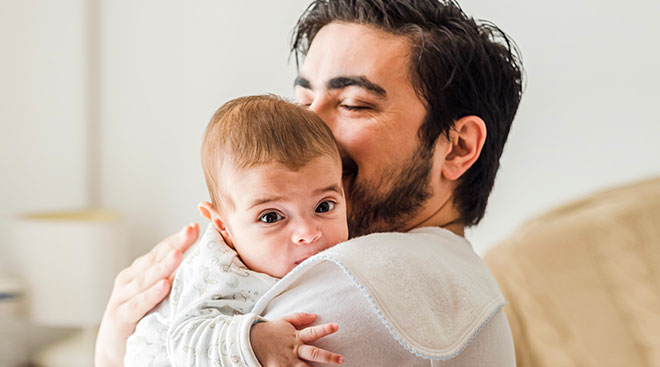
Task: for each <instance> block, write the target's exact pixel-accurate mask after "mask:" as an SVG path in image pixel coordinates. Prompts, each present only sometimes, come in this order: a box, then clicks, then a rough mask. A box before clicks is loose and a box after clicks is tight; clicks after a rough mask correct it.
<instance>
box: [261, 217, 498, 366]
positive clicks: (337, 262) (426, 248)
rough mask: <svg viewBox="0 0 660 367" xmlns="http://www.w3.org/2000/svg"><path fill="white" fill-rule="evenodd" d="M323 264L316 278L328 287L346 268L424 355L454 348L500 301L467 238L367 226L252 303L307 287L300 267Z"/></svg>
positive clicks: (403, 339)
mask: <svg viewBox="0 0 660 367" xmlns="http://www.w3.org/2000/svg"><path fill="white" fill-rule="evenodd" d="M328 264H330V265H328ZM321 265H323V268H324V269H325V270H324V273H325V274H327V277H326V278H325V279H326V280H327V281H323V282H318V284H315V285H314V286H316V287H322V288H329V287H331V286H332V284H333V283H332V280H334V279H336V278H337V277H341V275H340V274H344V276H345V277H347V278H348V279H350V282H351V283H352V284H353V285H354V287H355V288H354V289H355V290H356V291H357V292H359V293H360V294H361V295H362V297H363V298H364V299H365V300H366V301H367V303H366V304H369V306H370V309H371V312H373V313H374V314H376V315H377V316H378V318H379V319H380V320H381V321H382V323H383V324H384V326H385V327H386V328H387V329H388V330H389V331H390V332H391V335H392V336H393V337H394V338H395V339H396V340H397V341H399V343H400V344H401V345H402V346H404V347H405V348H406V349H407V350H408V351H410V352H412V353H414V354H416V355H418V356H421V357H424V358H430V359H446V358H452V356H456V355H458V354H459V353H460V352H461V351H462V350H463V349H464V348H465V347H466V346H467V345H468V344H469V343H470V342H471V340H472V339H473V338H474V337H475V336H476V335H477V334H478V333H479V331H480V330H481V329H482V328H483V327H484V326H485V325H486V324H487V323H488V322H489V320H490V319H491V318H492V317H493V315H494V314H495V313H497V312H498V311H499V310H500V309H501V307H502V306H503V305H504V303H505V301H504V298H503V297H502V295H501V293H500V291H499V288H498V287H497V284H496V282H495V280H494V278H493V277H492V275H491V274H490V272H489V271H488V269H487V268H486V266H485V265H484V263H483V261H481V259H480V258H479V257H478V256H477V255H476V254H475V253H474V251H472V248H471V246H470V245H469V243H468V242H467V241H465V240H464V239H462V238H461V237H459V236H456V235H453V234H451V233H450V232H446V231H444V230H442V229H421V230H415V231H412V232H408V233H378V234H372V235H368V236H364V237H360V238H356V239H353V240H351V241H347V242H345V243H343V244H340V245H338V246H336V247H334V248H332V249H329V250H327V251H325V252H323V253H320V254H317V255H316V256H314V257H312V258H310V259H308V261H306V262H305V263H303V264H301V266H299V267H298V268H296V269H294V270H293V271H292V272H291V273H290V274H289V275H287V276H286V277H285V278H283V279H282V280H281V281H280V283H279V284H277V285H276V286H275V287H274V288H273V289H272V290H271V291H269V292H270V293H271V294H270V295H267V296H266V297H264V299H262V300H260V301H259V302H258V303H257V306H255V309H257V310H259V309H260V308H261V309H263V308H265V306H266V305H267V303H268V302H269V297H271V298H270V299H272V297H276V296H277V295H279V294H282V293H284V292H286V291H288V290H290V289H291V288H295V287H300V286H307V287H308V288H309V285H308V284H306V276H305V275H306V274H307V273H311V272H312V271H313V270H314V269H315V268H316V267H319V266H321ZM316 279H318V277H317V278H316ZM328 293H329V294H331V293H333V292H332V290H331V289H328Z"/></svg>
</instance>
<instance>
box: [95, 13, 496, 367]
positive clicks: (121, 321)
mask: <svg viewBox="0 0 660 367" xmlns="http://www.w3.org/2000/svg"><path fill="white" fill-rule="evenodd" d="M407 42H408V40H407V39H405V38H403V37H399V36H395V35H392V34H388V33H385V32H383V31H380V30H377V29H375V28H372V27H369V26H364V25H357V24H350V23H331V24H329V25H327V26H325V27H323V28H322V29H321V30H320V31H319V33H318V34H317V36H316V38H315V39H314V41H313V42H312V45H311V47H310V50H309V52H308V55H307V57H306V59H305V61H304V64H303V65H302V67H301V69H300V79H298V81H297V83H296V98H297V99H298V100H299V102H300V103H302V104H304V105H307V106H309V108H310V109H311V110H312V111H314V112H316V113H317V114H318V115H319V116H320V117H321V118H322V119H323V120H324V121H325V122H326V124H328V126H329V127H330V129H331V130H332V132H333V134H334V136H335V139H336V140H337V143H338V145H339V147H340V153H341V155H342V161H343V162H344V168H345V172H344V190H345V192H346V197H347V202H348V215H349V218H351V217H352V216H355V215H357V214H356V213H357V212H353V209H354V208H356V207H357V206H359V203H367V202H369V201H370V200H373V199H374V198H372V197H366V196H352V195H351V193H352V192H354V186H355V185H361V186H363V187H365V188H366V189H365V190H364V192H373V193H374V195H376V196H377V197H376V199H378V196H380V197H384V196H387V193H388V192H389V191H390V190H391V188H392V187H393V185H394V182H396V180H395V179H393V178H392V177H395V176H396V175H397V174H400V173H401V172H404V173H405V171H404V170H403V169H402V167H404V166H405V164H406V162H409V161H410V160H411V159H413V157H414V153H415V152H416V151H417V150H418V146H419V140H418V139H417V130H418V128H419V127H420V126H421V124H422V121H423V118H424V116H425V107H424V103H423V101H422V100H420V99H419V97H418V96H417V94H416V93H415V91H414V89H413V87H412V85H411V83H410V80H409V78H408V74H407V73H408V70H409V67H408V66H409V60H408V43H407ZM374 45H378V47H374ZM343 76H348V77H354V78H355V77H364V78H366V79H367V80H369V81H372V84H376V85H378V86H381V87H382V89H383V90H384V91H385V92H386V93H385V94H386V96H387V98H385V99H383V98H377V97H374V96H372V94H373V93H369V92H368V91H367V90H366V88H364V87H363V86H356V85H355V83H353V85H347V83H330V82H331V81H333V82H336V81H337V80H338V79H337V78H338V77H343ZM339 81H341V80H339ZM329 84H331V85H329ZM338 84H341V85H343V86H342V87H340V88H335V87H337V86H338ZM349 84H350V83H349ZM329 86H330V87H331V88H328V87H329ZM354 107H358V109H355V108H354ZM360 107H368V109H363V108H360ZM448 135H449V136H448V137H445V136H440V137H439V138H438V139H437V141H436V143H435V145H434V147H433V150H432V155H431V158H430V159H431V168H430V173H429V175H430V178H429V183H428V187H427V190H428V191H429V192H430V196H429V197H428V198H427V199H426V201H425V202H423V203H422V204H421V205H420V206H419V207H417V209H416V210H414V212H412V213H403V214H401V213H400V215H401V218H402V219H401V220H399V219H397V221H398V223H387V222H382V221H380V222H379V221H376V222H374V223H370V224H368V225H369V228H368V229H366V230H361V231H364V232H373V231H387V230H390V229H393V230H399V231H406V230H409V229H412V228H417V227H423V226H439V227H443V228H446V229H448V230H450V231H452V232H454V233H456V234H457V235H460V236H462V235H463V231H464V225H463V224H462V223H461V221H460V215H459V213H458V210H457V209H456V207H455V205H454V202H453V192H454V189H455V187H456V181H457V180H458V179H460V177H461V176H462V175H463V173H465V171H467V170H468V168H469V167H470V166H471V165H472V164H473V163H474V162H475V161H476V160H477V158H478V157H479V154H480V153H481V149H482V148H483V144H484V141H485V139H486V127H485V124H484V122H483V120H482V119H481V118H479V117H477V116H465V117H463V118H461V119H459V120H457V121H455V126H454V128H453V129H452V130H451V131H449V134H448ZM399 177H400V176H399ZM352 222H353V221H352V220H349V228H350V226H351V224H352ZM398 228H400V229H398ZM196 236H197V234H195V238H196ZM166 241H167V240H166ZM187 241H189V239H188V238H184V239H174V240H172V242H176V246H178V247H179V248H187V246H190V244H192V242H194V239H193V240H192V241H191V243H190V244H188V242H187ZM159 246H160V245H159ZM176 246H174V247H176ZM155 250H156V249H154V250H152V252H153V251H155ZM178 262H180V258H176V261H175V265H174V268H175V267H176V265H178ZM161 263H162V259H161V260H160V261H158V260H156V258H154V260H153V261H149V262H147V263H145V264H144V265H143V266H144V267H143V269H149V268H151V267H154V268H161V267H162V265H161ZM132 268H133V266H131V268H128V269H127V271H128V270H131V269H132ZM162 268H163V269H167V267H162ZM174 268H172V269H171V270H170V273H167V274H166V272H160V273H158V274H160V275H161V277H160V278H154V279H153V280H151V281H148V282H147V281H142V282H138V284H139V287H133V288H132V291H131V292H127V291H126V290H125V289H124V288H125V287H127V284H130V283H131V282H132V281H131V280H129V279H128V276H124V277H123V278H122V279H124V281H123V282H117V283H115V289H114V290H113V296H112V297H111V299H110V302H109V303H108V309H107V310H106V313H105V314H104V318H103V320H102V323H101V330H100V331H99V335H98V339H97V350H96V361H97V367H100V366H121V357H122V356H123V354H124V343H125V342H126V338H128V336H129V335H130V334H131V333H132V331H133V330H134V328H135V325H136V323H137V320H139V319H140V318H141V317H142V316H143V315H144V314H145V313H146V312H147V311H148V310H149V309H151V308H153V307H154V306H155V305H156V304H157V303H158V302H160V300H161V299H162V298H164V297H165V296H166V294H167V291H161V292H160V293H153V294H156V295H158V296H160V298H158V297H156V296H153V297H148V296H146V294H150V293H149V292H150V291H151V289H152V288H153V287H155V286H157V284H158V282H159V281H161V280H163V279H167V278H168V277H169V276H170V274H172V273H173V272H174ZM129 273H130V274H133V276H138V275H136V274H137V273H136V272H135V271H132V270H131V271H129ZM120 275H121V274H120ZM118 279H119V277H118ZM115 294H122V295H127V294H130V297H127V298H125V297H124V298H119V297H118V296H117V297H115ZM113 297H114V298H113ZM118 301H123V302H124V303H123V304H125V303H126V302H128V303H132V304H133V305H134V307H132V308H124V309H121V307H118V306H117V305H118ZM119 331H121V332H119ZM129 331H130V332H129Z"/></svg>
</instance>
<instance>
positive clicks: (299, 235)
mask: <svg viewBox="0 0 660 367" xmlns="http://www.w3.org/2000/svg"><path fill="white" fill-rule="evenodd" d="M319 238H321V231H320V230H319V228H318V227H317V226H316V225H314V224H313V223H307V222H305V223H300V224H299V225H298V227H297V228H296V229H295V231H294V232H293V235H292V237H291V240H292V241H293V243H295V244H296V245H308V244H310V243H314V242H316V241H318V239H319Z"/></svg>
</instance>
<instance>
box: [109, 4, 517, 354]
mask: <svg viewBox="0 0 660 367" xmlns="http://www.w3.org/2000/svg"><path fill="white" fill-rule="evenodd" d="M293 51H294V52H295V53H296V56H297V59H298V56H299V55H302V56H303V57H304V61H303V64H302V66H301V67H300V69H299V76H298V78H297V79H296V81H295V93H296V98H297V99H298V101H299V102H300V103H301V104H304V105H306V106H308V107H309V108H310V109H311V110H312V111H314V112H315V113H317V114H318V115H319V116H320V117H321V118H322V119H323V120H324V121H325V122H326V123H327V124H328V126H329V127H330V128H331V130H332V132H333V134H334V136H335V138H336V140H337V142H338V144H339V146H340V148H341V150H342V152H341V153H342V159H343V164H344V186H345V187H344V188H345V191H346V194H347V198H348V201H349V229H350V231H351V235H352V237H356V236H362V235H367V236H362V237H359V238H355V239H353V240H351V241H348V242H346V243H345V244H343V245H341V246H337V247H336V248H335V249H333V250H331V251H330V252H329V253H328V254H327V255H326V256H325V257H324V258H323V259H319V260H318V261H316V262H314V263H311V264H309V265H307V266H305V267H301V269H300V270H299V271H295V270H294V272H292V276H290V277H288V278H285V279H287V280H286V281H282V282H280V283H279V284H278V285H277V286H276V287H275V288H274V289H273V290H272V291H271V292H269V293H268V294H267V295H266V296H265V297H264V298H263V299H262V301H260V302H259V304H257V306H256V307H255V311H257V312H261V313H262V314H263V315H264V316H265V317H267V318H271V317H277V316H279V315H282V314H285V313H289V312H291V311H305V312H310V313H316V314H318V315H319V320H318V322H325V320H330V321H333V322H337V323H338V324H339V325H340V332H338V333H337V335H336V336H334V337H332V338H331V337H329V338H326V339H327V340H325V341H323V342H322V343H319V346H322V347H323V348H325V349H328V350H332V351H335V352H337V353H341V354H342V355H344V357H345V360H346V364H347V365H355V366H358V365H360V366H362V365H378V366H381V365H396V366H417V365H420V366H422V365H425V366H428V365H434V366H435V365H438V366H440V365H442V366H459V365H483V364H487V365H498V366H504V365H514V364H515V361H514V356H513V345H512V341H511V334H510V330H509V327H508V323H507V320H506V317H505V315H504V313H503V312H502V311H501V307H502V305H503V303H504V301H503V299H502V296H501V294H500V293H499V290H498V289H497V285H496V284H495V282H494V280H493V279H492V277H491V276H490V273H489V272H488V270H487V269H486V268H485V266H484V265H483V263H481V261H480V260H479V259H478V257H477V256H476V255H475V254H474V253H473V252H472V249H471V247H470V245H469V243H468V242H467V241H465V239H464V238H463V231H464V228H465V227H466V226H469V225H474V224H477V223H478V222H479V220H480V219H481V218H482V217H483V215H484V211H485V208H486V204H487V200H488V196H489V194H490V190H491V188H492V185H493V182H494V179H495V174H496V172H497V169H498V166H499V157H500V155H501V153H502V149H503V146H504V143H505V141H506V138H507V135H508V132H509V128H510V126H511V122H512V120H513V117H514V115H515V112H516V110H517V107H518V103H519V101H520V96H521V90H522V77H521V68H522V67H521V65H520V63H519V59H518V57H517V53H516V50H515V48H513V47H512V43H511V41H510V39H509V38H508V37H506V35H504V33H502V32H501V31H500V30H499V29H498V28H496V27H495V26H493V25H491V24H482V25H479V24H477V23H475V22H474V21H473V20H472V19H471V18H469V17H467V16H466V15H465V14H464V13H463V12H462V10H461V9H460V8H459V7H458V5H457V4H455V3H453V2H438V1H437V0H402V1H385V0H371V1H366V0H364V1H349V0H336V1H315V2H314V3H312V4H311V5H310V7H309V8H308V10H307V11H306V13H305V14H304V15H303V17H302V18H301V19H300V21H299V23H298V25H297V27H296V32H295V34H294V39H293ZM376 232H402V233H376ZM372 233H374V234H372ZM197 234H198V227H197V226H196V225H195V226H188V227H186V228H185V229H184V230H183V231H182V232H181V233H180V234H179V236H175V237H171V238H169V239H167V240H165V241H163V243H161V245H159V246H157V247H156V248H155V249H154V250H152V251H151V252H150V253H149V254H148V255H146V256H144V257H142V258H140V259H138V260H136V262H135V263H134V264H133V265H132V266H131V267H130V268H128V269H126V270H124V271H123V272H122V273H121V274H120V275H119V276H118V277H117V280H116V284H115V290H114V291H113V295H112V297H111V300H110V302H109V304H108V309H107V310H106V313H105V315H104V320H103V323H102V326H101V330H100V332H99V339H98V341H97V364H98V365H99V366H100V365H112V363H113V362H115V364H120V362H119V361H121V355H119V356H118V355H117V354H122V353H123V344H122V343H123V342H125V339H126V338H127V337H128V335H130V333H131V332H132V330H133V328H134V326H135V323H136V322H137V320H138V319H139V318H140V317H142V315H144V313H145V312H147V311H148V310H149V309H150V308H151V307H153V306H154V305H155V304H156V303H157V302H158V301H160V299H162V298H163V297H164V296H165V295H166V294H167V292H168V287H169V283H168V282H166V281H164V279H165V278H168V277H169V276H171V274H172V272H173V271H174V269H175V268H176V266H177V265H178V263H179V262H180V259H181V253H182V252H183V251H185V249H186V248H187V247H188V246H190V245H191V244H192V242H194V240H195V238H196V237H197ZM369 234H371V235H369ZM168 254H169V255H168ZM166 256H169V257H166ZM258 332H260V331H259V325H258V324H257V325H255V326H253V327H252V333H258ZM256 357H259V356H256ZM260 362H262V364H264V365H268V362H267V361H260Z"/></svg>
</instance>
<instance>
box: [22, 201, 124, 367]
mask: <svg viewBox="0 0 660 367" xmlns="http://www.w3.org/2000/svg"><path fill="white" fill-rule="evenodd" d="M14 231H15V241H16V242H15V245H16V248H17V251H18V257H17V259H18V261H19V262H20V265H21V266H20V269H21V273H22V275H23V278H24V281H25V283H26V291H27V292H26V293H27V303H28V317H29V319H30V320H31V321H32V322H33V323H35V324H38V325H41V326H49V327H62V328H78V329H79V330H77V332H75V333H73V334H72V335H71V336H70V337H69V338H67V339H64V340H60V341H58V342H56V343H54V344H52V345H49V346H47V347H45V348H44V349H42V350H41V351H40V352H39V353H38V354H37V356H36V358H35V360H34V362H35V363H36V364H37V365H38V366H44V367H60V366H62V367H76V366H85V367H89V366H93V365H94V342H95V338H96V331H97V328H98V325H99V324H100V321H101V317H102V316H103V311H104V310H105V306H106V303H107V301H108V298H109V297H110V293H111V291H112V286H113V281H114V278H115V276H116V275H117V273H118V272H119V271H120V270H121V269H122V268H124V267H125V266H126V265H127V262H128V260H129V259H128V256H127V254H128V247H127V241H126V236H125V231H124V229H123V226H122V222H121V216H120V215H119V214H118V213H116V212H111V211H101V210H87V211H75V212H54V213H40V214H27V215H23V216H21V217H20V218H19V219H18V220H17V222H16V223H15V227H14Z"/></svg>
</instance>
